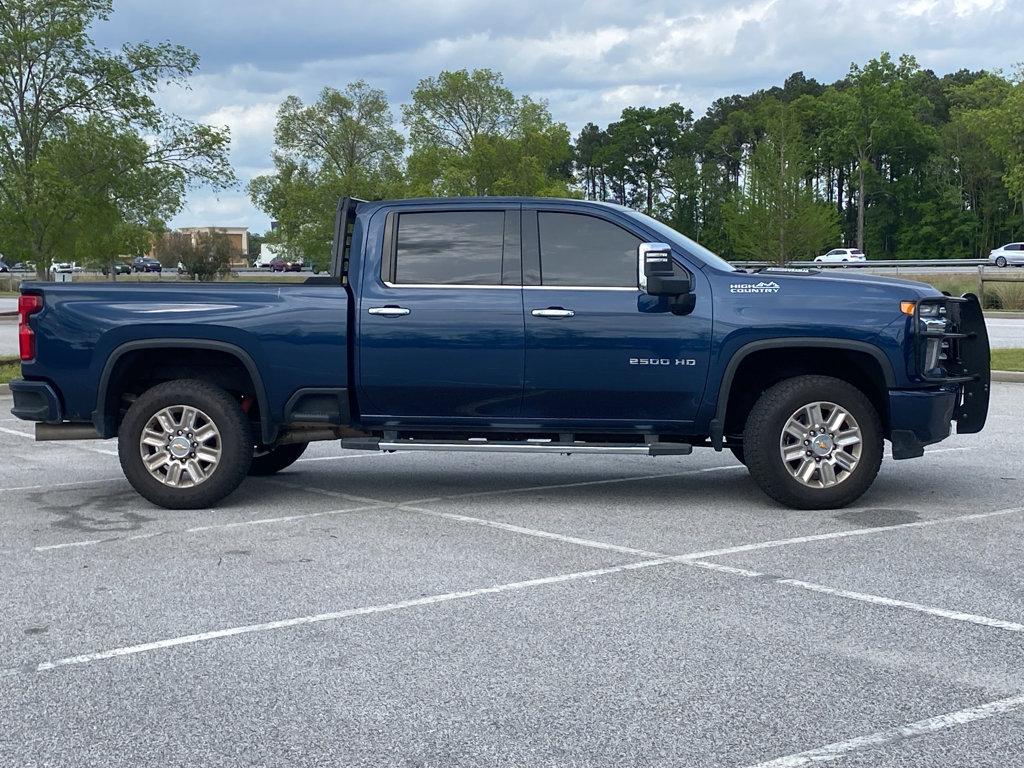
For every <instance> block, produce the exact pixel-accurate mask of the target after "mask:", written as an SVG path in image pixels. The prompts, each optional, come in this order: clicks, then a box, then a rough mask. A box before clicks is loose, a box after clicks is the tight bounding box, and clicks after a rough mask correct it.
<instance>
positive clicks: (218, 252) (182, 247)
mask: <svg viewBox="0 0 1024 769" xmlns="http://www.w3.org/2000/svg"><path fill="white" fill-rule="evenodd" d="M234 255H235V254H234V252H233V249H232V246H231V241H230V239H229V238H228V236H227V235H225V234H224V233H222V232H217V231H216V230H210V231H209V232H198V233H195V234H189V233H185V232H168V233H166V234H165V235H164V236H163V237H161V238H160V239H158V240H157V243H156V257H157V259H159V260H160V264H161V265H163V266H164V267H167V268H170V269H177V268H178V265H179V264H180V265H181V266H182V267H183V268H184V269H185V272H186V273H187V274H188V275H189V276H190V277H191V278H192V279H193V280H197V281H208V280H213V279H214V278H216V277H219V276H222V275H226V274H227V273H228V272H229V271H230V269H231V258H232V256H234Z"/></svg>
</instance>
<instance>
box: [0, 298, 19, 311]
mask: <svg viewBox="0 0 1024 769" xmlns="http://www.w3.org/2000/svg"><path fill="white" fill-rule="evenodd" d="M17 309H18V297H16V296H0V313H2V312H15V311H16V310H17Z"/></svg>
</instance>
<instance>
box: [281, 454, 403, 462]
mask: <svg viewBox="0 0 1024 769" xmlns="http://www.w3.org/2000/svg"><path fill="white" fill-rule="evenodd" d="M382 456H384V454H383V453H380V452H371V451H367V452H364V453H362V454H339V455H338V456H336V457H303V458H302V459H297V460H295V464H298V463H299V462H326V461H327V460H329V459H370V458H378V457H382Z"/></svg>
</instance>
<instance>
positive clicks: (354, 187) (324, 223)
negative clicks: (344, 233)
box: [249, 80, 405, 269]
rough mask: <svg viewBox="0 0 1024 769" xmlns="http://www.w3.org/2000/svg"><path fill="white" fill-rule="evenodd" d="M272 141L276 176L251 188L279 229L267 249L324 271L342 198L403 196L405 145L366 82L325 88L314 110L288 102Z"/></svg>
mask: <svg viewBox="0 0 1024 769" xmlns="http://www.w3.org/2000/svg"><path fill="white" fill-rule="evenodd" d="M274 138H275V142H276V149H275V151H274V156H273V160H274V168H275V170H274V173H272V174H268V175H264V176H258V177H256V178H255V179H253V180H252V181H251V182H250V184H249V195H250V197H251V198H252V200H253V202H254V203H255V204H256V205H257V206H259V207H260V208H261V209H262V210H264V211H266V212H267V213H268V214H270V215H271V217H273V218H274V219H276V220H277V222H278V230H277V232H275V233H268V235H267V242H268V243H274V244H275V245H280V246H281V247H282V249H283V252H284V253H285V254H286V255H288V256H289V257H291V258H299V257H301V258H303V259H304V260H305V261H306V262H307V263H312V264H313V265H315V266H316V267H317V268H319V269H322V268H325V267H326V266H327V264H328V262H329V260H330V248H331V237H332V235H333V222H334V209H335V206H336V204H337V202H338V199H339V198H341V197H344V196H345V195H354V196H358V197H365V198H380V197H384V196H390V195H400V194H401V191H402V189H403V186H404V179H403V176H402V151H403V148H404V144H405V142H404V139H403V138H402V135H401V134H400V133H398V131H397V130H395V128H394V124H393V118H392V114H391V109H390V107H389V106H388V101H387V98H386V97H385V95H384V92H383V91H380V90H377V89H375V88H370V87H369V86H368V85H367V84H366V83H365V82H363V81H361V80H360V81H356V82H354V83H350V84H349V85H348V86H347V87H346V88H345V90H344V91H339V90H337V89H335V88H324V89H323V90H322V91H321V92H320V97H319V98H318V99H317V101H316V102H315V103H313V104H310V105H306V104H304V103H303V102H302V100H301V99H299V98H298V97H296V96H289V97H288V98H287V99H285V101H284V102H283V103H282V104H281V106H280V108H279V109H278V113H277V127H276V130H275V132H274Z"/></svg>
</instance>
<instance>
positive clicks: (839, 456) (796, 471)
mask: <svg viewBox="0 0 1024 769" xmlns="http://www.w3.org/2000/svg"><path fill="white" fill-rule="evenodd" d="M863 447H864V439H863V436H862V435H861V431H860V427H859V426H858V425H857V420H855V419H854V418H853V416H852V415H851V414H850V413H849V412H848V411H846V410H845V409H844V408H842V407H841V406H837V405H836V404H835V403H827V402H825V401H816V402H814V403H808V404H807V405H806V406H802V407H800V408H798V409H797V410H796V411H795V412H793V415H792V416H791V417H790V418H789V419H788V420H787V422H786V425H785V427H783V429H782V437H781V438H780V439H779V451H780V453H781V454H782V462H783V464H785V465H786V469H788V470H789V474H790V475H792V476H793V477H794V478H796V479H797V481H799V482H800V483H801V484H803V485H804V486H807V487H809V488H812V489H827V488H830V487H832V486H835V485H837V484H839V483H842V482H843V481H845V480H846V479H847V478H849V477H850V475H851V474H852V473H853V471H854V470H855V469H856V467H857V463H858V462H859V461H860V455H861V450H862V449H863Z"/></svg>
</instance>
